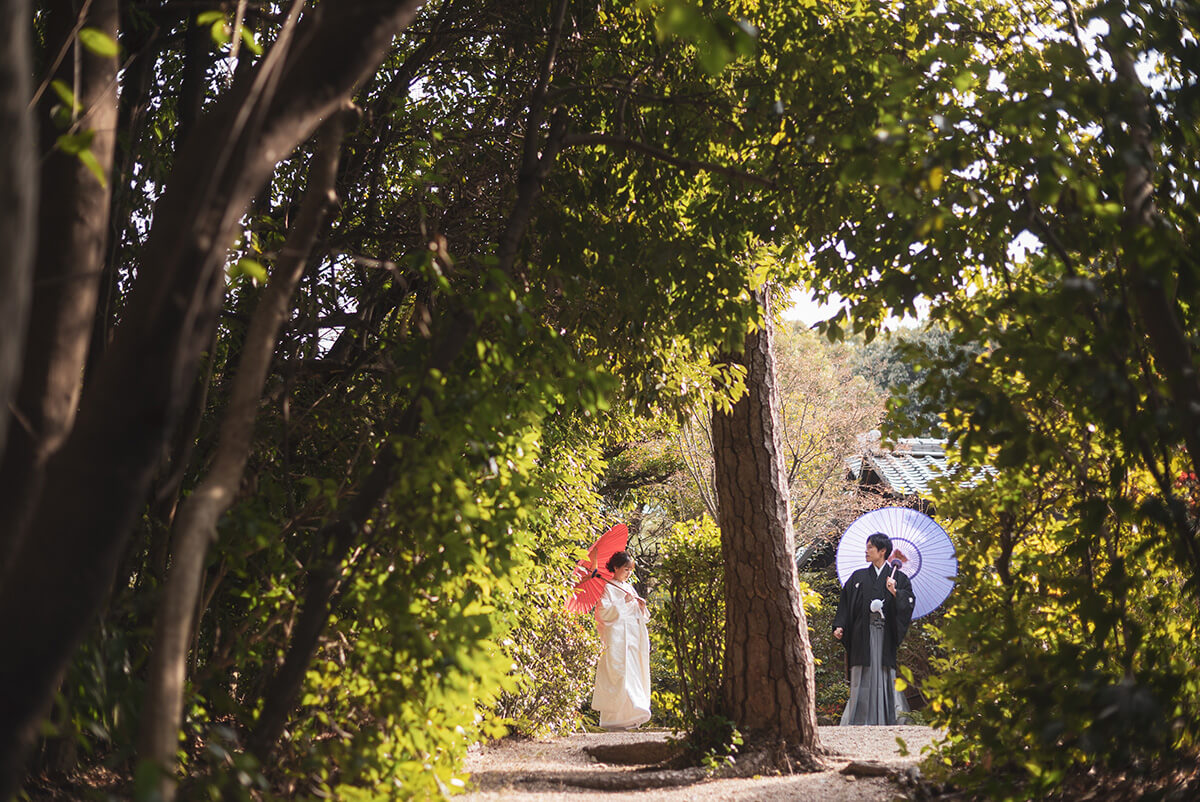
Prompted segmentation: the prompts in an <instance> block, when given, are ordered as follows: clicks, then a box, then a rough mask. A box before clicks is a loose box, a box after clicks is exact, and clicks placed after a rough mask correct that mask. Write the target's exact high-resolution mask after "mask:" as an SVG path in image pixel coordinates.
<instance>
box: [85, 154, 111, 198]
mask: <svg viewBox="0 0 1200 802" xmlns="http://www.w3.org/2000/svg"><path fill="white" fill-rule="evenodd" d="M79 161H81V162H83V166H84V167H86V168H88V169H89V170H91V171H92V175H94V176H96V180H97V181H99V182H100V186H102V187H104V188H106V189H107V188H108V179H107V178H105V176H104V168H103V167H101V166H100V160H99V159H97V158H96V154H95V153H92V152H91V151H90V150H85V151H82V152H81V153H80V154H79Z"/></svg>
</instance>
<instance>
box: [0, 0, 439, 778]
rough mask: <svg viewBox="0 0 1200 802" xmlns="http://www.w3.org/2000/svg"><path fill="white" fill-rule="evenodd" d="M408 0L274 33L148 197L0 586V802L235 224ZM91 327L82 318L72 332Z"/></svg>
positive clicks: (125, 515)
mask: <svg viewBox="0 0 1200 802" xmlns="http://www.w3.org/2000/svg"><path fill="white" fill-rule="evenodd" d="M420 5H421V0H405V2H394V1H393V0H360V2H355V3H341V4H338V5H337V6H336V7H335V6H333V5H329V4H322V5H319V6H317V7H316V8H315V9H314V10H313V11H312V12H311V13H310V14H308V15H306V17H305V19H304V20H303V21H301V22H300V23H299V25H298V26H296V27H295V29H294V36H293V35H291V34H292V33H293V31H292V30H291V29H290V28H289V27H285V30H284V33H283V34H281V37H280V39H279V40H277V42H276V44H275V46H274V47H272V49H271V51H270V53H269V54H268V55H267V56H266V57H265V58H264V59H263V61H262V63H261V64H260V65H259V68H258V69H256V70H255V71H254V73H253V74H252V75H250V76H249V77H248V79H247V80H246V81H243V82H242V83H241V84H239V85H237V86H235V87H234V89H233V90H232V91H231V93H230V94H229V95H228V96H227V97H226V98H225V99H224V100H223V101H221V102H219V103H217V104H216V105H215V106H214V108H213V110H212V112H211V113H210V114H208V115H206V117H205V118H204V119H202V120H201V121H200V122H199V123H198V124H197V127H196V130H195V131H194V133H193V135H192V136H190V137H189V138H188V142H187V144H186V145H185V147H184V150H183V152H182V153H181V154H180V157H179V159H178V161H177V163H176V166H175V169H174V170H173V172H172V175H171V178H170V179H169V180H168V182H167V188H166V191H165V193H164V195H163V197H162V199H161V200H160V202H159V203H158V206H157V208H156V215H155V220H154V225H153V228H152V230H151V232H150V237H149V240H148V241H147V244H146V248H145V251H144V266H143V268H142V270H141V271H140V272H139V274H138V277H137V281H136V282H135V285H134V287H133V290H132V293H131V296H130V299H129V304H128V306H127V308H126V313H125V316H124V318H123V319H122V322H121V324H120V326H118V328H117V330H116V332H115V335H114V338H113V342H112V346H111V348H110V350H109V353H108V354H107V355H106V356H105V358H104V360H103V362H102V363H101V364H100V366H99V368H98V369H97V373H96V378H95V381H94V382H93V383H92V384H90V385H89V386H88V389H87V392H86V393H85V394H84V396H83V399H82V402H81V404H80V408H79V414H78V417H77V419H76V422H75V426H74V429H73V430H72V431H71V433H70V435H69V437H68V439H67V441H66V442H65V443H64V445H63V447H62V448H61V449H59V451H58V452H57V453H55V454H54V455H53V457H52V458H51V459H50V461H49V463H48V466H47V470H46V477H45V487H44V490H43V492H41V493H40V494H39V496H38V498H37V501H36V508H35V510H34V513H33V516H32V517H31V521H30V524H29V526H28V532H27V534H26V536H25V538H24V541H23V547H22V548H21V549H20V551H18V552H17V553H16V555H15V557H14V559H13V561H12V567H11V570H10V571H9V572H8V574H7V576H6V578H5V579H4V581H3V583H2V584H0V643H3V644H4V646H5V659H4V660H3V661H0V687H3V688H4V694H3V696H2V697H0V698H2V699H3V701H2V702H0V798H7V796H9V795H11V793H12V792H13V791H14V790H15V789H16V787H17V785H18V783H19V782H20V778H21V773H22V766H23V765H24V760H25V756H26V755H27V754H28V750H29V748H30V745H31V743H32V741H33V738H34V736H35V735H36V733H37V729H38V725H39V723H40V721H41V719H42V717H43V715H44V713H45V711H46V710H47V709H48V707H49V704H50V702H51V700H52V698H53V694H54V689H55V687H56V685H57V683H58V681H59V678H60V677H61V675H62V672H63V671H64V669H65V667H66V665H67V662H68V660H69V659H70V657H71V655H72V654H73V652H74V651H75V649H76V647H77V645H78V643H79V642H80V640H81V639H82V638H83V636H84V634H85V632H86V629H87V628H88V626H89V625H90V624H91V623H92V621H93V619H94V617H95V616H96V615H97V613H98V612H99V611H100V610H101V609H102V608H103V606H104V601H105V594H106V593H107V591H108V589H109V588H110V587H111V583H112V580H113V575H114V572H115V570H116V563H117V561H118V559H119V557H120V555H121V552H122V549H123V547H124V544H125V541H126V539H127V537H128V534H129V532H130V530H131V529H132V527H133V525H134V522H135V521H136V519H137V515H138V512H139V510H140V509H141V506H142V504H143V503H144V501H145V499H146V494H147V492H148V489H149V486H150V482H151V479H152V477H153V474H154V469H155V466H156V464H157V461H158V456H159V454H160V450H161V448H162V445H163V443H164V441H165V439H166V438H167V437H168V436H169V435H170V432H171V429H172V426H173V424H174V422H175V420H176V418H177V417H178V414H179V407H180V405H181V404H182V403H183V400H185V399H186V389H187V388H188V387H190V386H191V383H192V381H193V379H194V376H195V372H196V369H197V363H198V360H199V356H200V353H201V351H202V349H203V348H204V345H205V344H206V343H207V342H208V338H209V336H210V335H211V332H212V330H213V327H214V326H215V325H216V317H217V312H218V311H219V309H220V305H221V300H222V297H223V291H224V270H223V268H224V263H225V259H226V255H227V253H228V248H229V245H230V243H231V242H232V240H233V236H234V232H235V231H236V227H237V224H238V221H239V219H240V218H241V216H242V214H243V213H244V211H245V209H246V207H247V205H248V204H249V202H250V199H251V198H253V197H254V195H255V194H256V193H257V192H258V191H259V190H260V189H261V187H262V186H263V184H264V183H265V181H266V180H267V179H268V178H269V176H270V175H271V172H272V171H273V170H274V166H275V164H276V163H277V161H278V160H279V159H281V158H283V157H285V156H286V155H287V154H289V153H290V152H291V151H292V150H293V149H294V148H295V147H296V146H297V145H298V144H299V143H301V142H303V141H304V140H306V139H307V138H308V137H309V136H310V135H311V134H312V132H313V130H314V129H315V128H316V127H317V125H318V124H319V123H320V122H321V120H323V119H324V118H326V117H327V116H328V115H329V114H330V113H332V112H333V111H334V110H335V109H336V108H338V106H340V105H341V104H342V103H344V102H345V101H346V100H347V99H348V98H349V97H350V95H351V93H352V92H353V91H354V89H355V87H357V86H358V85H359V84H360V83H361V82H362V81H363V80H364V79H365V78H366V77H367V76H368V75H369V74H370V73H371V72H372V71H374V70H375V69H377V68H378V65H379V64H380V63H381V62H382V60H383V58H384V57H385V55H386V53H387V50H388V48H389V46H390V44H391V41H392V38H393V37H394V36H395V34H396V33H397V32H398V31H400V30H402V29H403V28H404V27H405V26H407V25H408V23H409V22H410V21H411V20H412V18H413V16H414V15H415V13H416V10H417V8H418V7H419V6H420ZM89 329H90V320H89V322H88V323H87V324H86V325H85V331H86V330H89Z"/></svg>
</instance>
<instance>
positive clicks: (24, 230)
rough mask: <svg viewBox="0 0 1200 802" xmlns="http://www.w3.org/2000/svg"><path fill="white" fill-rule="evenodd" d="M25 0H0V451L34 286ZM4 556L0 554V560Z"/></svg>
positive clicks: (30, 58)
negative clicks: (0, 326) (0, 251)
mask: <svg viewBox="0 0 1200 802" xmlns="http://www.w3.org/2000/svg"><path fill="white" fill-rule="evenodd" d="M27 19H29V3H28V0H2V2H0V242H3V243H4V244H5V251H6V253H5V258H4V259H2V260H0V320H3V321H4V327H5V334H4V336H3V337H0V455H2V454H3V453H4V445H5V441H6V439H7V433H8V420H9V413H8V407H9V403H10V402H11V401H12V399H13V396H14V395H15V393H16V388H17V382H18V381H19V379H20V376H21V352H22V350H23V347H24V344H25V323H26V320H27V315H28V312H29V294H30V292H31V288H32V286H33V280H32V272H33V223H34V209H35V208H36V205H37V189H38V181H37V170H36V169H34V165H35V164H37V153H36V151H35V149H34V131H33V116H32V115H31V114H30V113H29V98H30V95H31V94H32V91H33V88H32V86H31V83H32V81H31V80H30V75H31V74H32V72H33V56H32V48H31V46H30V42H29V33H30V31H29V26H27V25H26V24H25V20H27ZM3 562H4V558H3V557H2V556H0V565H3Z"/></svg>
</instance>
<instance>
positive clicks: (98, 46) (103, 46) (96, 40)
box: [79, 28, 121, 58]
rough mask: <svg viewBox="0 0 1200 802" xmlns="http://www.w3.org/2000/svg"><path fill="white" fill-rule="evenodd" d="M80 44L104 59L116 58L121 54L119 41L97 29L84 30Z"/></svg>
mask: <svg viewBox="0 0 1200 802" xmlns="http://www.w3.org/2000/svg"><path fill="white" fill-rule="evenodd" d="M79 42H80V44H82V45H83V46H84V47H86V48H87V49H88V50H90V51H92V52H93V53H95V54H96V55H97V56H101V57H102V58H116V57H117V54H118V53H120V52H121V48H120V46H119V45H118V44H117V41H116V40H115V39H113V38H112V37H111V36H109V35H108V34H106V33H105V32H104V31H101V30H99V29H97V28H84V29H83V30H81V31H80V32H79Z"/></svg>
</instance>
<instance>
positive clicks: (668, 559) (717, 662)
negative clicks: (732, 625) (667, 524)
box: [650, 517, 725, 729]
mask: <svg viewBox="0 0 1200 802" xmlns="http://www.w3.org/2000/svg"><path fill="white" fill-rule="evenodd" d="M659 556H660V562H659V565H658V568H657V571H656V577H655V578H656V587H655V595H654V597H653V603H654V615H653V618H651V622H650V637H651V654H652V655H655V656H656V657H657V659H658V660H659V661H661V663H659V665H661V666H662V667H663V668H666V669H667V670H668V671H669V672H670V673H667V674H665V675H659V676H656V677H655V679H656V680H657V681H656V682H655V683H652V686H651V694H652V700H653V701H652V705H651V706H652V709H654V710H655V715H656V716H659V717H660V719H661V720H662V721H664V722H665V723H669V724H670V725H672V726H675V727H679V728H681V729H684V728H686V729H691V728H693V727H696V726H698V725H699V723H700V722H702V721H706V720H710V719H712V717H713V716H716V715H717V714H719V713H720V711H721V677H722V659H723V657H724V654H725V569H724V562H723V561H722V559H721V530H720V529H719V528H718V527H717V524H716V522H714V521H713V520H712V519H711V518H708V517H702V518H696V519H693V520H691V521H684V522H681V523H677V524H675V525H674V526H673V527H672V529H671V532H670V534H669V535H667V536H666V537H665V538H664V539H663V540H662V541H661V542H660V552H659Z"/></svg>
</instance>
